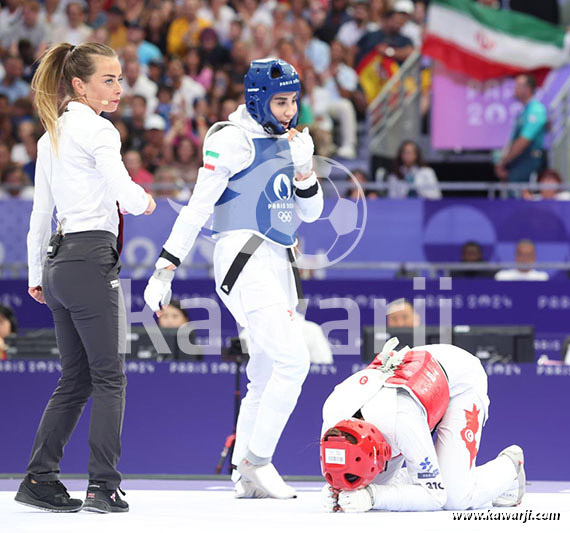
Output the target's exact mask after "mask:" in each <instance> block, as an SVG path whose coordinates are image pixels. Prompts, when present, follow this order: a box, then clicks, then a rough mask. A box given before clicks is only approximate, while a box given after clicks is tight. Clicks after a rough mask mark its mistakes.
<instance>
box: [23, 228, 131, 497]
mask: <svg viewBox="0 0 570 533" xmlns="http://www.w3.org/2000/svg"><path fill="white" fill-rule="evenodd" d="M119 270H120V260H119V254H118V252H117V240H116V237H115V236H114V235H113V234H112V233H110V232H107V231H85V232H80V233H71V234H68V235H66V236H65V237H64V238H63V241H62V244H61V246H60V248H59V250H58V252H57V255H56V257H55V258H53V259H49V258H48V259H47V261H46V263H45V266H44V270H43V280H42V283H43V285H42V288H43V292H44V295H45V299H46V303H47V305H48V306H49V308H50V310H51V312H52V314H53V319H54V323H55V332H56V338H57V345H58V349H59V352H60V358H61V367H62V369H61V377H60V379H59V381H58V385H57V388H56V389H55V391H54V393H53V394H52V396H51V398H50V400H49V402H48V404H47V406H46V408H45V411H44V414H43V416H42V419H41V422H40V425H39V428H38V431H37V434H36V439H35V441H34V446H33V449H32V455H31V459H30V463H29V464H28V468H27V472H28V473H29V474H30V475H31V476H32V477H33V478H34V479H35V480H37V481H40V482H41V481H53V480H56V479H58V477H59V472H60V469H59V463H60V461H61V458H62V456H63V449H64V447H65V445H66V444H67V442H68V441H69V438H70V437H71V434H72V433H73V430H74V429H75V426H76V425H77V422H78V421H79V418H80V416H81V413H82V412H83V409H84V407H85V404H86V403H87V401H88V400H89V398H90V397H92V398H93V405H92V408H91V419H90V425H89V448H90V451H91V453H90V456H89V467H88V469H89V480H90V481H97V482H98V483H99V484H100V485H101V486H102V487H104V488H107V489H110V490H114V489H116V488H117V487H118V486H119V483H120V482H121V474H120V473H119V471H118V470H117V463H118V462H119V457H120V455H121V430H122V426H123V415H124V411H125V392H126V384H127V381H126V376H125V361H124V357H125V355H124V354H125V349H126V313H125V304H124V300H123V295H122V293H121V288H120V285H119V283H118V273H119Z"/></svg>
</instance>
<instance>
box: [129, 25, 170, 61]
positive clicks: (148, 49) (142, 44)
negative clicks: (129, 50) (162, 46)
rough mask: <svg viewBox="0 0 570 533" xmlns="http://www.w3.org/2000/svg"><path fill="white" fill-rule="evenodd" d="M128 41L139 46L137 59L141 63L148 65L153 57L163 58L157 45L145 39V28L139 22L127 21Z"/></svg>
mask: <svg viewBox="0 0 570 533" xmlns="http://www.w3.org/2000/svg"><path fill="white" fill-rule="evenodd" d="M126 26H127V42H129V43H132V44H134V45H135V46H136V47H137V59H138V62H139V63H140V64H141V65H145V67H146V65H148V64H149V63H150V62H151V61H152V60H153V59H161V58H162V54H161V52H160V50H159V48H158V47H157V46H155V45H154V44H152V43H149V42H148V41H145V40H144V28H143V27H142V26H141V24H140V23H139V22H136V21H135V22H127V23H126Z"/></svg>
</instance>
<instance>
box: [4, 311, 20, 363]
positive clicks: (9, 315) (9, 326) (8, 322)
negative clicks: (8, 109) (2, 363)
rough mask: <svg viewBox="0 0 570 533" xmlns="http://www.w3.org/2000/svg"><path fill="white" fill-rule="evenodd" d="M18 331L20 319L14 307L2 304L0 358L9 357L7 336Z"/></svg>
mask: <svg viewBox="0 0 570 533" xmlns="http://www.w3.org/2000/svg"><path fill="white" fill-rule="evenodd" d="M17 332H18V319H17V318H16V315H15V313H14V311H13V310H12V308H10V307H8V306H6V305H0V359H3V360H5V359H7V358H8V357H7V354H6V352H7V349H8V346H7V345H6V341H5V340H6V338H7V337H9V336H10V335H15V334H16V333H17Z"/></svg>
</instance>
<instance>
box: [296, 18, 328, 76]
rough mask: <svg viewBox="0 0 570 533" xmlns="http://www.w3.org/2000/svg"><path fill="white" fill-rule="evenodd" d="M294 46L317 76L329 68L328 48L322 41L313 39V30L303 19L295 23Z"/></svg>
mask: <svg viewBox="0 0 570 533" xmlns="http://www.w3.org/2000/svg"><path fill="white" fill-rule="evenodd" d="M295 45H296V46H297V47H298V50H302V51H303V53H304V57H305V60H307V61H308V62H309V63H310V64H311V65H313V68H314V69H315V71H316V72H317V73H318V74H321V73H323V72H325V70H327V69H328V68H329V65H330V61H331V52H330V47H329V45H328V44H327V43H325V42H324V41H321V40H319V39H317V38H316V37H314V35H313V30H312V29H311V26H310V25H309V23H308V22H307V21H306V20H304V19H299V20H297V22H296V23H295Z"/></svg>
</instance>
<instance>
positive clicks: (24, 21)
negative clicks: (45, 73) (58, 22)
mask: <svg viewBox="0 0 570 533" xmlns="http://www.w3.org/2000/svg"><path fill="white" fill-rule="evenodd" d="M39 15H40V3H39V2H37V1H36V0H27V1H26V2H25V3H24V4H23V8H22V17H21V18H20V19H19V20H18V22H16V24H14V25H13V26H10V27H9V28H8V29H5V30H4V31H2V37H1V40H2V48H5V49H12V50H16V49H17V46H18V43H19V42H20V41H22V40H24V39H25V40H28V41H29V42H30V43H31V45H32V48H33V50H34V54H35V55H36V54H37V55H40V54H41V53H42V52H43V51H44V50H45V49H46V47H47V43H48V40H49V37H48V33H47V31H46V28H45V26H43V25H42V24H41V22H40V21H39Z"/></svg>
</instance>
